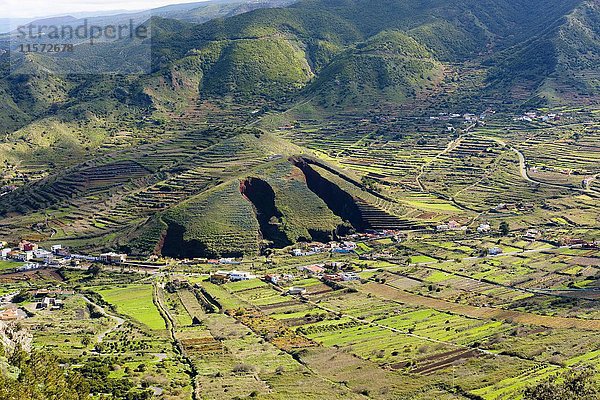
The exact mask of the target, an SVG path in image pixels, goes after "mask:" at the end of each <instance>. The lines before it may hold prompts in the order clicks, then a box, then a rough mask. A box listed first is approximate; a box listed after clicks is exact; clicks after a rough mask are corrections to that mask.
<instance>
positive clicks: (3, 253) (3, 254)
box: [0, 248, 12, 258]
mask: <svg viewBox="0 0 600 400" xmlns="http://www.w3.org/2000/svg"><path fill="white" fill-rule="evenodd" d="M11 252H12V249H10V248H6V249H2V250H0V256H1V257H2V258H8V255H9V254H10V253H11Z"/></svg>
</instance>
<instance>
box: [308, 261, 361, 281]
mask: <svg viewBox="0 0 600 400" xmlns="http://www.w3.org/2000/svg"><path fill="white" fill-rule="evenodd" d="M347 266H348V265H347V264H345V263H340V262H331V263H326V264H314V265H307V266H302V267H298V270H299V271H300V272H303V273H304V274H306V275H308V276H310V277H313V278H318V279H321V280H325V281H331V282H348V281H356V280H359V279H360V278H359V276H358V275H357V274H356V273H355V272H353V271H345V270H344V269H346V268H347Z"/></svg>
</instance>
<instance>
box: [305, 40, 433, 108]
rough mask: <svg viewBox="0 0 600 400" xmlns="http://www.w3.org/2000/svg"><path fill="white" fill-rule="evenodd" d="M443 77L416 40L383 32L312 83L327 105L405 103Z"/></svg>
mask: <svg viewBox="0 0 600 400" xmlns="http://www.w3.org/2000/svg"><path fill="white" fill-rule="evenodd" d="M442 77H443V68H442V64H441V63H440V62H438V61H437V60H435V58H433V56H432V55H431V53H430V51H429V50H427V49H426V48H425V47H424V46H422V45H421V44H419V43H418V42H417V41H416V40H414V39H413V38H411V37H409V36H407V35H405V34H403V33H401V32H398V31H386V32H382V33H380V34H378V35H376V36H374V37H373V38H371V39H369V40H368V41H366V42H364V43H360V44H358V45H357V46H356V47H355V48H353V49H351V50H349V51H347V52H346V53H345V54H343V55H341V56H340V57H338V58H336V60H335V61H334V62H333V63H331V64H330V65H329V66H328V67H327V68H325V69H324V70H323V71H322V72H321V74H320V75H319V77H318V78H317V79H316V80H315V81H314V82H313V83H312V85H311V88H310V89H309V91H310V92H314V93H318V94H319V99H320V101H321V102H322V103H323V104H328V105H333V104H335V105H340V104H347V103H348V104H349V103H352V104H357V103H358V104H360V103H364V104H368V102H373V101H375V100H376V99H378V98H379V99H385V100H390V101H395V102H403V101H405V100H407V99H411V98H414V97H415V96H416V95H417V94H418V93H420V92H423V91H425V90H426V89H428V88H431V87H432V86H434V85H435V84H436V82H438V81H439V80H440V79H441V78H442Z"/></svg>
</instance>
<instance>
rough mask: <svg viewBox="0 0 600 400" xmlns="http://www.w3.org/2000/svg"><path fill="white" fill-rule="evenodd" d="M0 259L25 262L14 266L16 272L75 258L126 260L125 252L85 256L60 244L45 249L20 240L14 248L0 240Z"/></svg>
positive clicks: (93, 260)
mask: <svg viewBox="0 0 600 400" xmlns="http://www.w3.org/2000/svg"><path fill="white" fill-rule="evenodd" d="M0 259H3V260H10V261H15V262H19V263H25V264H24V265H20V266H18V267H15V270H16V271H17V272H21V271H28V270H33V269H38V268H43V267H48V266H50V267H52V266H53V267H59V266H61V265H64V264H65V263H67V262H72V261H75V260H85V261H90V262H101V263H104V264H122V263H124V262H126V261H127V254H120V253H114V252H109V253H103V254H100V255H99V256H86V255H81V254H71V253H70V252H69V251H68V250H67V249H64V248H63V247H62V245H60V244H56V245H52V246H50V249H49V250H47V249H43V248H41V247H39V245H38V244H37V243H33V242H30V241H28V240H21V241H20V242H19V244H18V246H17V247H15V248H12V247H9V246H8V243H7V242H0Z"/></svg>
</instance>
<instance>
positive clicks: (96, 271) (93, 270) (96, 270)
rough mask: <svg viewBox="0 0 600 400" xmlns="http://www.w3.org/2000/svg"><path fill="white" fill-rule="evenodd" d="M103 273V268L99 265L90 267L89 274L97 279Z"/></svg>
mask: <svg viewBox="0 0 600 400" xmlns="http://www.w3.org/2000/svg"><path fill="white" fill-rule="evenodd" d="M100 272H102V267H101V266H100V265H98V264H92V265H90V266H89V267H88V269H87V273H88V274H90V275H92V276H93V277H97V276H98V275H100Z"/></svg>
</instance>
